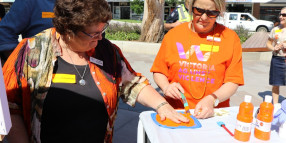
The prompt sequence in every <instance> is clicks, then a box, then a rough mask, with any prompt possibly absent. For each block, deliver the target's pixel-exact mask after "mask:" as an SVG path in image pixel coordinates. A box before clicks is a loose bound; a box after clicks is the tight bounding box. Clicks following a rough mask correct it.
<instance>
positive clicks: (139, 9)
mask: <svg viewBox="0 0 286 143" xmlns="http://www.w3.org/2000/svg"><path fill="white" fill-rule="evenodd" d="M130 3H131V6H130V8H131V10H132V11H134V12H135V13H136V14H141V13H143V10H144V1H142V0H133V1H130Z"/></svg>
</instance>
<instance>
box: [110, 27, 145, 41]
mask: <svg viewBox="0 0 286 143" xmlns="http://www.w3.org/2000/svg"><path fill="white" fill-rule="evenodd" d="M140 34H141V29H140V27H139V26H138V25H127V24H126V23H125V24H123V25H121V24H112V25H110V26H109V27H108V29H107V30H106V35H105V37H106V38H107V39H109V40H123V41H135V40H138V39H139V38H140Z"/></svg>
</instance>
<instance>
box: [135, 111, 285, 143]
mask: <svg viewBox="0 0 286 143" xmlns="http://www.w3.org/2000/svg"><path fill="white" fill-rule="evenodd" d="M238 108H239V107H237V106H236V107H228V108H224V109H225V110H227V111H229V115H224V116H216V117H212V118H209V119H199V121H200V123H201V125H202V127H201V128H197V129H167V128H163V127H160V126H158V125H156V124H155V123H154V122H153V120H152V118H151V113H154V111H145V112H142V113H141V114H140V116H139V118H140V120H139V126H138V136H137V137H138V142H141V141H140V140H142V139H143V138H144V137H143V135H142V131H145V132H146V133H147V136H148V138H149V140H150V141H151V143H236V142H240V141H237V140H236V139H234V138H233V137H232V136H230V135H229V134H228V133H227V132H226V131H225V130H224V129H223V128H222V127H220V126H218V125H217V122H218V121H222V122H224V123H225V125H226V127H227V128H228V129H229V130H230V131H231V132H232V133H234V129H235V124H236V116H237V113H238ZM256 110H257V107H255V108H254V112H256ZM193 112H194V110H191V113H192V114H193ZM253 121H255V118H254V119H253ZM142 125H143V126H142ZM254 127H255V125H254V124H253V125H252V131H251V137H250V140H249V141H248V142H250V143H267V142H269V143H270V142H271V143H286V140H282V139H281V138H280V137H279V136H278V133H277V132H276V131H275V130H272V131H271V137H270V140H269V141H262V140H259V139H256V138H255V137H254ZM142 128H143V129H142Z"/></svg>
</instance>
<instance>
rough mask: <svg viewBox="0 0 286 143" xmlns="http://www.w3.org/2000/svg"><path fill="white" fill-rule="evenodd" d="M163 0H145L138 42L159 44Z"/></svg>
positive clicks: (162, 21)
mask: <svg viewBox="0 0 286 143" xmlns="http://www.w3.org/2000/svg"><path fill="white" fill-rule="evenodd" d="M164 3H165V0H145V1H144V15H143V20H142V24H141V25H142V26H141V37H140V41H144V42H156V43H157V42H159V41H160V40H162V38H163V32H164Z"/></svg>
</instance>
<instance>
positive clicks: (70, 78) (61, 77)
mask: <svg viewBox="0 0 286 143" xmlns="http://www.w3.org/2000/svg"><path fill="white" fill-rule="evenodd" d="M52 82H53V83H76V76H75V75H74V74H59V73H57V74H53V78H52Z"/></svg>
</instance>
